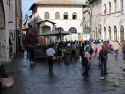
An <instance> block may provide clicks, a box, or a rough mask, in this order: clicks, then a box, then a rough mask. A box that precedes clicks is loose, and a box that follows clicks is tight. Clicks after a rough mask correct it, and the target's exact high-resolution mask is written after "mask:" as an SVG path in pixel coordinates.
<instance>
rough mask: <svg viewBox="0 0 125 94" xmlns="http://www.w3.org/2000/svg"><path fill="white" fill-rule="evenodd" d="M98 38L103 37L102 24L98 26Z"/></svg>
mask: <svg viewBox="0 0 125 94" xmlns="http://www.w3.org/2000/svg"><path fill="white" fill-rule="evenodd" d="M98 38H99V39H101V25H99V28H98Z"/></svg>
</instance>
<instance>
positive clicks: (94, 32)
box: [92, 31, 95, 40]
mask: <svg viewBox="0 0 125 94" xmlns="http://www.w3.org/2000/svg"><path fill="white" fill-rule="evenodd" d="M92 36H93V39H94V40H95V31H93V35H92Z"/></svg>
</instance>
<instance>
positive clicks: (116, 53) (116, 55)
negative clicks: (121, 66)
mask: <svg viewBox="0 0 125 94" xmlns="http://www.w3.org/2000/svg"><path fill="white" fill-rule="evenodd" d="M114 53H115V59H117V58H118V50H114Z"/></svg>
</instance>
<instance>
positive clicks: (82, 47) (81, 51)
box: [79, 43, 85, 67]
mask: <svg viewBox="0 0 125 94" xmlns="http://www.w3.org/2000/svg"><path fill="white" fill-rule="evenodd" d="M84 46H85V44H84V43H82V46H81V47H80V51H79V53H80V56H81V59H82V66H83V67H84V62H83V52H84Z"/></svg>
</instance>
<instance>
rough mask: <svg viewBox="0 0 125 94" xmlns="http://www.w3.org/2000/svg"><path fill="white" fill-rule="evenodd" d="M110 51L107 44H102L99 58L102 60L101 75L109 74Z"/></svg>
mask: <svg viewBox="0 0 125 94" xmlns="http://www.w3.org/2000/svg"><path fill="white" fill-rule="evenodd" d="M108 53H109V51H108V50H106V47H105V45H102V50H101V51H100V53H99V59H100V60H101V75H104V74H108V73H107V58H108V55H107V54H108Z"/></svg>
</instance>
